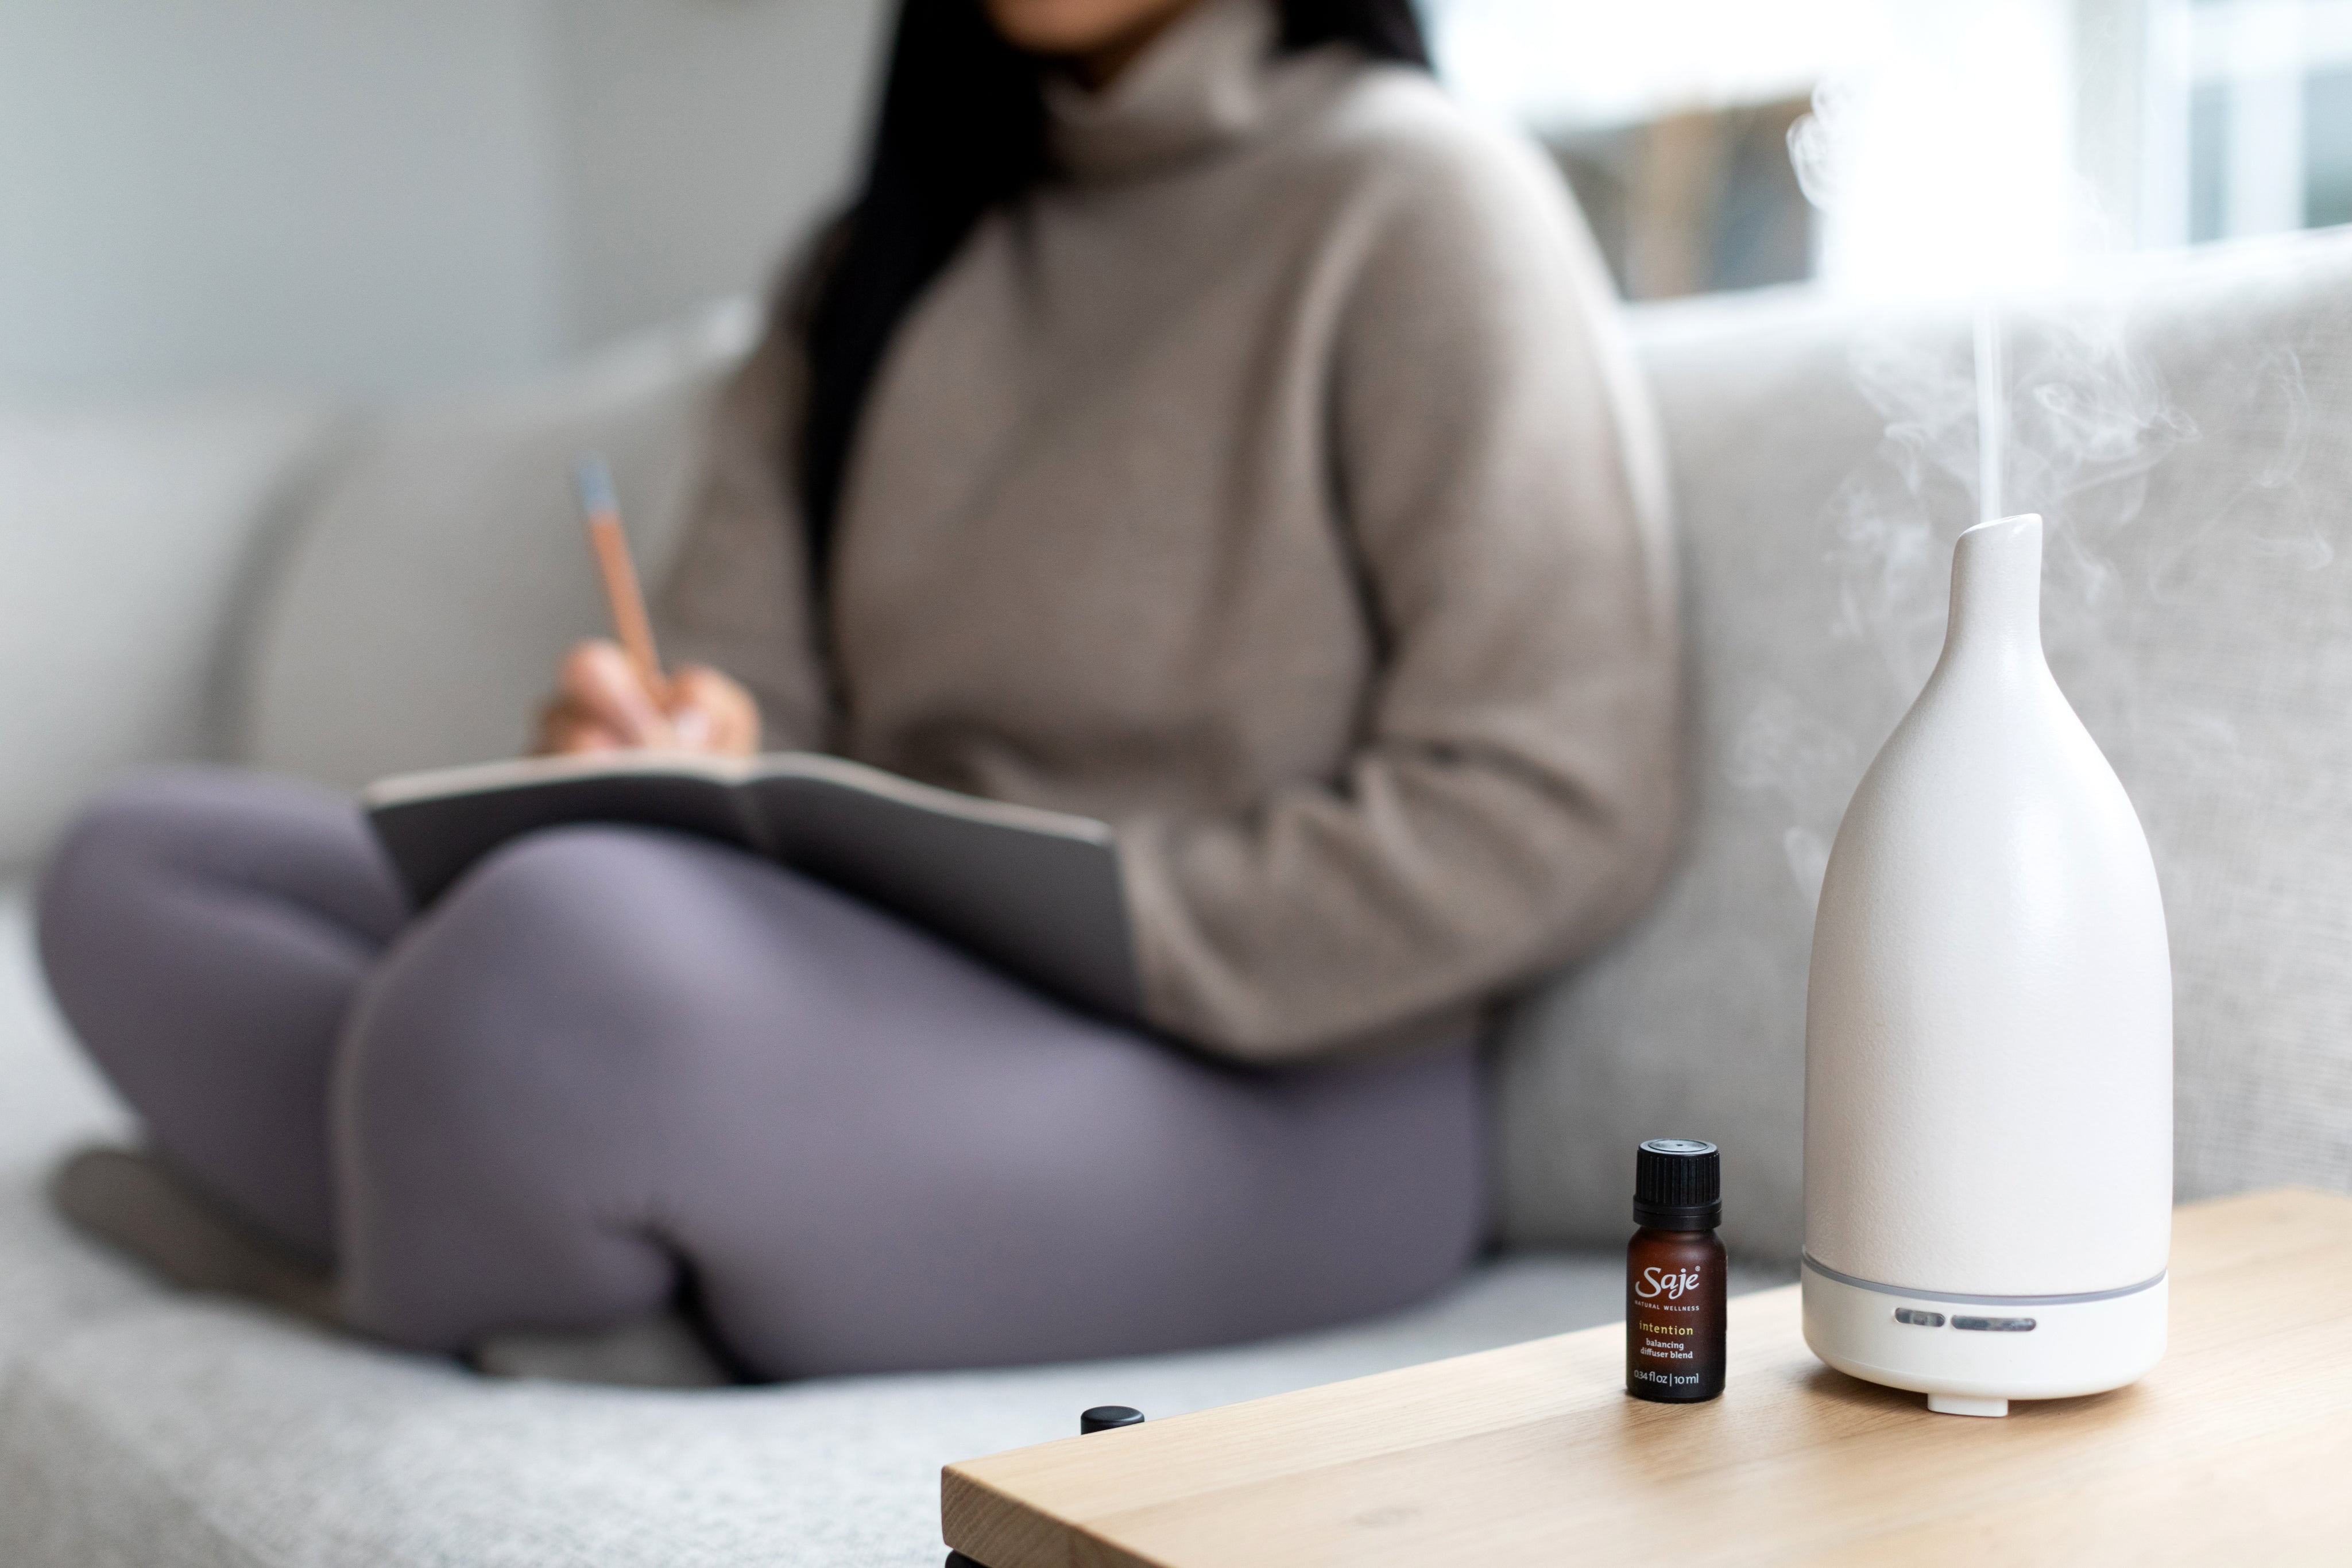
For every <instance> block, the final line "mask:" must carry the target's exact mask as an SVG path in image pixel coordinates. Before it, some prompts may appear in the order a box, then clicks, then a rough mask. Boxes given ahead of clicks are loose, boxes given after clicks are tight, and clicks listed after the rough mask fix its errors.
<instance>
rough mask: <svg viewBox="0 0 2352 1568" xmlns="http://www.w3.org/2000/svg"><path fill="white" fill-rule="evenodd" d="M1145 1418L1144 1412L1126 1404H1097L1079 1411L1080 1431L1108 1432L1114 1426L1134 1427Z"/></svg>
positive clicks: (1085, 1432)
mask: <svg viewBox="0 0 2352 1568" xmlns="http://www.w3.org/2000/svg"><path fill="white" fill-rule="evenodd" d="M1142 1419H1143V1412H1142V1411H1140V1410H1138V1409H1135V1408H1133V1407H1132V1406H1126V1405H1097V1406H1095V1407H1094V1408H1093V1409H1091V1410H1083V1411H1080V1412H1079V1413H1078V1433H1079V1435H1080V1436H1081V1437H1083V1436H1084V1435H1086V1434H1087V1433H1088V1432H1108V1431H1109V1430H1110V1429H1111V1428H1112V1427H1133V1426H1136V1425H1138V1424H1139V1423H1140V1422H1141V1421H1142Z"/></svg>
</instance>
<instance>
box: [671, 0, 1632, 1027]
mask: <svg viewBox="0 0 2352 1568" xmlns="http://www.w3.org/2000/svg"><path fill="white" fill-rule="evenodd" d="M1274 36H1275V24H1274V18H1273V15H1272V12H1271V10H1270V8H1269V6H1268V5H1267V3H1266V0H1209V3H1208V4H1206V5H1202V7H1200V8H1199V9H1197V10H1195V11H1193V12H1192V13H1189V14H1187V15H1186V16H1184V17H1183V18H1182V19H1181V20H1180V21H1179V22H1178V23H1177V24H1176V25H1175V26H1172V27H1171V29H1170V30H1169V32H1168V33H1167V34H1166V35H1164V36H1163V37H1161V38H1160V39H1159V40H1158V41H1156V42H1155V43H1154V45H1153V46H1152V47H1151V48H1150V50H1149V51H1148V52H1147V53H1146V54H1145V55H1144V57H1142V58H1140V59H1139V60H1138V61H1137V62H1136V63H1135V64H1134V65H1133V66H1132V67H1130V68H1129V70H1128V71H1127V72H1126V73H1124V74H1123V75H1122V76H1121V77H1120V78H1118V80H1117V81H1116V82H1115V83H1114V84H1113V85H1112V86H1111V87H1110V88H1109V89H1108V90H1107V91H1106V92H1105V93H1103V94H1102V95H1101V96H1099V97H1094V96H1089V95H1087V94H1086V93H1085V92H1083V91H1081V90H1079V89H1076V88H1075V87H1072V86H1069V85H1067V84H1065V83H1061V82H1059V81H1056V82H1055V83H1054V84H1053V85H1052V86H1051V87H1050V89H1049V91H1048V94H1047V99H1048V110H1049V112H1050V114H1051V117H1052V120H1051V131H1050V135H1051V139H1052V149H1053V152H1054V154H1055V159H1056V161H1057V162H1058V164H1059V166H1060V168H1061V170H1062V173H1061V175H1060V177H1058V178H1056V179H1055V180H1053V181H1051V182H1049V183H1046V184H1045V185H1044V186H1042V187H1041V188H1039V189H1036V190H1034V192H1032V193H1030V194H1028V195H1027V196H1025V197H1024V198H1023V199H1022V200H1021V201H1020V202H1018V203H1017V204H1014V205H1013V206H1011V207H1009V208H1007V209H1005V210H1003V211H1000V212H997V213H995V214H992V215H991V216H989V217H988V218H986V219H985V220H984V221H983V222H982V224H981V225H979V227H978V229H977V230H976V231H975V232H974V233H973V234H972V235H971V238H970V239H969V240H968V241H967V242H966V243H965V245H964V246H963V248H962V250H961V252H960V253H958V255H957V256H955V258H954V259H953V260H952V261H951V262H950V265H949V267H947V269H946V271H945V272H944V273H943V274H942V275H941V276H940V278H939V279H938V280H937V281H936V282H935V283H934V284H933V285H932V286H931V287H930V289H929V292H928V293H927V294H925V295H924V296H923V298H921V299H920V300H919V302H918V303H917V305H916V307H915V308H914V309H913V310H912V311H911V312H910V313H909V315H908V318H907V319H906V320H905V321H904V322H903V324H902V325H901V326H900V328H899V329H898V334H897V336H896V338H895V339H894V340H893V341H892V344H891V346H890V349H889V351H888V353H887V356H886V358H885V361H884V362H883V365H882V368H881V371H880V372H879V374H878V375H877V380H876V382H875V384H874V388H873V392H872V393H871V397H870V401H869V402H867V404H866V409H865V412H864V414H863V419H862V423H861V425H860V428H859V431H858V435H857V440H856V447H855V450H854V452H853V453H852V455H851V461H850V470H849V475H848V477H847V480H846V484H845V489H844V492H843V498H842V506H841V509H840V521H839V528H838V532H837V534H836V536H835V547H834V558H833V562H832V566H831V580H830V581H829V582H828V583H827V584H826V590H827V591H826V594H825V596H824V597H825V599H826V601H827V603H828V606H829V614H828V616H827V618H826V619H825V621H824V631H823V632H822V634H820V632H819V630H818V627H819V620H818V617H817V616H816V615H815V614H814V612H813V610H812V606H811V596H810V593H809V591H808V584H807V582H806V581H805V560H806V553H805V546H804V542H803V534H802V527H801V522H800V519H799V517H798V516H797V507H796V506H795V503H794V501H793V495H794V488H793V482H792V478H791V476H790V474H789V473H788V465H789V463H790V461H791V453H792V451H793V431H794V430H795V428H796V422H797V419H798V399H799V395H800V383H801V370H800V364H799V350H798V345H797V343H796V341H795V340H794V339H793V333H792V331H791V329H790V326H789V324H788V323H785V322H782V321H781V320H780V321H779V323H778V325H777V326H776V328H775V329H773V330H772V332H771V335H770V337H769V339H768V340H767V341H766V342H765V343H764V344H763V345H762V346H761V349H760V350H759V351H758V352H757V354H755V356H754V357H753V358H752V359H751V361H749V362H748V364H747V365H746V367H745V368H744V370H743V371H742V372H741V374H740V376H739V378H738V379H737V381H736V382H735V384H734V386H733V387H732V389H731V391H730V394H729V398H728V401H727V402H726V405H725V406H724V408H723V410H722V412H721V417H720V419H719V425H718V429H717V434H716V437H715V442H714V451H713V454H712V459H711V464H710V468H709V484H708V486H707V489H706V492H705V498H704V502H703V505H702V507H701V509H700V512H699V515H698V520H697V522H696V524H695V526H694V527H693V528H692V531H691V533H690V535H689V538H688V545H687V547H686V549H685V553H684V555H683V556H682V558H681V560H680V564H679V566H678V567H677V570H676V572H675V574H674V576H673V579H672V580H671V582H670V584H669V585H668V591H667V594H666V596H665V598H666V611H667V615H666V619H667V622H668V627H669V632H670V635H671V638H672V641H673V643H674V644H675V645H676V646H677V648H678V649H679V650H680V651H682V652H686V653H689V654H691V655H692V656H697V657H700V658H704V659H707V660H709V662H711V663H713V664H718V665H719V666H720V667H722V668H724V669H727V670H729V671H730V672H732V673H733V674H736V675H737V676H738V677H739V678H740V679H741V680H743V681H744V682H745V683H746V684H747V685H749V686H750V687H751V689H752V690H753V691H754V693H755V694H756V695H758V696H759V697H760V699H761V704H762V707H763V711H764V715H765V718H766V723H767V728H768V739H769V744H771V745H772V746H782V747H814V748H823V749H829V750H833V751H837V752H839V753H841V754H843V755H845V756H848V757H854V758H858V759H860V760H862V761H865V762H869V763H873V764H875V765H877V766H879V767H883V768H891V769H894V770H896V771H898V772H899V773H902V774H905V775H907V776H908V777H911V778H916V779H925V780H928V781H929V782H932V783H935V784H940V785H945V786H947V787H950V788H952V789H963V790H967V791H970V792H971V793H974V794H979V795H985V796H992V797H994V798H997V799H1000V800H1014V801H1022V802H1026V803H1030V804H1034V805H1041V806H1049V807H1055V808H1059V809H1061V810H1070V811H1078V812H1084V813H1087V814H1089V815H1092V816H1097V817H1100V818H1102V819H1104V820H1106V821H1109V822H1110V823H1111V824H1113V826H1114V827H1115V828H1116V829H1117V831H1118V840H1119V846H1120V852H1121V858H1122V862H1123V866H1124V869H1125V873H1126V876H1127V880H1128V886H1129V901H1130V904H1131V913H1132V917H1133V927H1134V931H1135V934H1136V941H1137V943H1138V944H1139V949H1140V951H1139V965H1140V968H1141V971H1142V974H1143V976H1144V979H1145V987H1146V991H1147V998H1148V1000H1147V1009H1146V1010H1147V1013H1148V1015H1149V1021H1150V1022H1151V1023H1153V1024H1156V1025H1158V1026H1160V1028H1162V1029H1165V1030H1169V1031H1171V1032H1172V1033H1174V1034H1176V1035H1178V1036H1180V1037H1182V1038H1184V1039H1187V1040H1192V1041H1194V1042H1196V1043H1198V1044H1200V1045H1202V1046H1204V1047H1206V1048H1208V1049H1210V1050H1213V1051H1221V1052H1224V1053H1227V1054H1230V1055H1234V1056H1237V1057H1242V1058H1247V1059H1254V1060H1259V1061H1271V1060H1277V1059H1295V1058H1300V1057H1304V1056H1307V1055H1309V1054H1310V1053H1317V1052H1320V1051H1329V1050H1332V1049H1335V1048H1338V1047H1340V1046H1343V1045H1347V1044H1350V1043H1360V1042H1365V1041H1369V1040H1378V1039H1390V1038H1397V1037H1399V1036H1401V1035H1405V1034H1409V1033H1411V1032H1412V1031H1415V1030H1438V1029H1441V1028H1444V1027H1445V1026H1446V1025H1447V1023H1449V1022H1450V1021H1454V1020H1458V1019H1462V1018H1464V1017H1465V1016H1466V1015H1467V1014H1468V1013H1469V1012H1470V1011H1471V1010H1472V1009H1475V1007H1476V1006H1477V1004H1478V1003H1479V1002H1480V1001H1481V1000H1482V999H1484V998H1487V997H1489V996H1491V995H1492V994H1494V993H1495V992H1496V991H1497V990H1498V989H1500V988H1506V987H1507V986H1509V985H1511V984H1512V983H1514V982H1516V981H1519V980H1522V979H1524V978H1526V977H1528V976H1530V975H1531V974H1533V973H1534V972H1536V971H1538V970H1540V969H1542V968H1544V967H1548V966H1551V965H1555V964H1557V963H1559V962H1560V961H1561V960H1563V959H1566V958H1568V957H1570V956H1573V955H1575V954H1576V953H1578V952H1579V951H1580V950H1581V949H1583V948H1585V947H1587V946H1591V944H1592V943H1593V942H1594V941H1596V940H1597V939H1599V938H1600V937H1601V936H1603V935H1604V934H1606V933H1607V932H1609V931H1610V930H1611V929H1612V927H1614V926H1615V925H1618V924H1619V923H1620V922H1622V921H1623V920H1624V919H1625V918H1626V917H1627V916H1628V915H1630V914H1632V913H1633V911H1634V910H1635V909H1636V908H1637V907H1638V906H1639V905H1640V904H1641V903H1642V901H1643V898H1644V896H1645V895H1646V894H1647V893H1648V891H1649V889H1650V887H1651V884H1652V883H1653V882H1654V879H1655V878H1656V876H1657V874H1658V873H1659V870H1660V867H1661V864H1662V862H1663V861H1664V855H1665V851H1666V847H1667V842H1668V839H1669V835H1670V828H1671V825H1672V823H1673V821H1674V819H1675V766H1674V737H1675V731H1676V727H1677V726H1676V716H1675V687H1676V682H1675V668H1674V664H1675V652H1674V651H1675V629H1674V626H1673V623H1672V615H1671V609H1670V606H1671V603H1672V592H1671V586H1670V584H1669V582H1668V580H1667V570H1668V568H1667V564H1666V562H1667V553H1666V550H1665V549H1664V540H1663V528H1664V520H1663V516H1662V513H1663V507H1662V506H1661V505H1660V500H1659V497H1661V495H1662V490H1663V486H1662V485H1661V484H1660V482H1659V481H1658V479H1657V477H1656V475H1657V465H1656V461H1655V457H1654V446H1653V444H1652V443H1651V441H1650V440H1649V438H1648V425H1647V422H1646V417H1645V415H1644V413H1643V402H1642V399H1641V397H1640V395H1639V392H1638V389H1637V388H1636V386H1635V385H1634V382H1633V378H1632V376H1631V373H1630V371H1629V368H1628V366H1629V361H1628V360H1627V358H1626V356H1625V355H1624V353H1623V352H1622V347H1621V345H1620V343H1619V340H1618V337H1617V328H1616V325H1615V323H1614V319H1613V315H1612V303H1611V301H1610V298H1609V295H1608V290H1607V286H1606V284H1605V281H1604V278H1603V275H1602V273H1601V268H1600V266H1599V263H1598V261H1597V259H1596V257H1595V255H1594V252H1593V248H1592V246H1591V242H1590V240H1589V238H1588V237H1587V235H1586V233H1585V231H1584V228H1583V226H1582V225H1581V223H1580V220H1579V219H1578V217H1577V216H1576V214H1575V212H1574V210H1573V208H1572V207H1571V206H1570V204H1569V202H1568V200H1567V199H1566V197H1565V195H1564V193H1563V192H1562V190H1561V187H1560V183H1559V179H1558V177H1557V175H1556V174H1555V173H1554V172H1552V171H1551V170H1550V169H1549V167H1548V166H1546V165H1545V164H1544V163H1543V162H1542V161H1541V159H1540V155H1539V154H1538V153H1537V152H1535V151H1534V150H1533V149H1531V148H1529V147H1528V146H1527V145H1525V144H1524V143H1523V142H1521V141H1518V140H1517V139H1516V138H1513V137H1511V136H1509V135H1507V134H1505V133H1503V132H1501V131H1496V130H1492V129H1489V128H1486V127H1485V126H1483V125H1480V124H1478V123H1476V122H1475V121H1474V120H1472V119H1471V118H1470V117H1468V116H1467V115H1465V113H1464V112H1463V111H1462V110H1459V109H1458V108H1456V107H1455V106H1454V104H1452V103H1451V102H1450V101H1449V100H1448V99H1446V98H1445V97H1444V94H1443V92H1442V91H1441V90H1440V89H1438V88H1437V86H1436V85H1435V84H1434V83H1433V82H1432V81H1431V80H1429V79H1428V78H1426V77H1424V76H1423V75H1420V74H1418V73H1416V72H1412V71H1410V70H1406V69H1402V68H1391V67H1382V66H1371V65H1368V64H1366V63H1364V62H1363V61H1362V59H1361V58H1360V57H1358V56H1357V55H1356V54H1355V53H1354V52H1353V51H1351V50H1349V49H1347V48H1345V47H1328V48H1324V49H1320V50H1317V51H1313V52H1311V53H1307V54H1304V55H1294V56H1288V57H1276V55H1275V54H1274V53H1273V52H1272V51H1273V45H1274Z"/></svg>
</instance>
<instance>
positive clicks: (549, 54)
mask: <svg viewBox="0 0 2352 1568" xmlns="http://www.w3.org/2000/svg"><path fill="white" fill-rule="evenodd" d="M882 5H883V0H0V397H7V398H12V399H16V400H27V399H31V400H43V401H47V400H54V399H57V398H60V397H85V396H92V395H96V396H110V397H111V396H144V395H148V394H152V393H156V392H172V391H178V390H183V389H186V388H189V387H194V386H205V385H214V384H219V383H222V382H248V383H249V382H278V383H293V384H302V385H316V386H320V387H325V388H329V389H332V390H338V391H346V392H362V393H370V392H404V391H410V390H415V389H417V388H422V387H429V386H436V385H445V384H450V383H457V382H472V381H478V380H482V379H486V378H494V377H499V376H505V375H511V374H515V373H519V372H521V371H528V370H530V369H531V368H534V367H536V366H539V365H542V364H544V363H546V362H548V361H551V360H553V359H555V358H557V357H559V356H560V355H561V354H562V353H563V352H565V351H566V350H570V349H572V348H574V347H577V346H579V345H581V344H582V343H583V342H586V341H590V340H595V339H598V338H601V337H604V336H606V335H609V334H611V333H613V332H614V331H617V330H622V329H627V328H630V327H634V326H636V325H640V324H642V323H644V322H646V321H648V320H652V319H657V318H659V317H661V316H663V315H666V314H667V313H669V312H671V311H674V310H676V309H677V308H680V307H682V306H685V305H687V304H689V303H691V302H692V301H694V300H695V299H698V298H704V297H707V296H709V295H710V294H713V293H724V292H730V291H733V290H737V289H740V288H744V287H756V286H757V285H758V284H759V283H760V282H761V281H762V280H763V279H764V278H765V277H766V275H767V273H768V271H769V269H770V267H771V266H772V261H773V259H774V256H775V254H776V253H777V251H778V250H779V249H780V248H781V246H782V243H783V241H784V239H785V236H787V235H790V234H792V233H793V232H795V231H797V230H798V229H799V228H801V227H802V226H803V225H805V224H806V222H807V221H808V219H809V217H810V216H811V215H812V214H814V212H815V211H816V210H818V209H819V208H820V207H821V206H822V205H823V204H824V203H825V202H827V201H828V200H830V199H832V197H833V196H834V194H835V193H836V192H837V191H838V190H840V189H841V188H842V186H843V185H844V183H845V179H846V174H847V170H848V167H849V162H850V159H851V156H852V152H853V150H854V146H855V144H856V141H857V140H858V137H859V134H860V132H861V131H862V120H863V111H864V106H865V102H866V77H867V73H868V70H869V68H870V63H871V57H872V53H873V47H874V43H875V39H876V37H877V32H878V26H877V21H878V18H879V13H880V10H881V8H882Z"/></svg>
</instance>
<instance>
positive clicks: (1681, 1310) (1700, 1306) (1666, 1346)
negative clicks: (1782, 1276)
mask: <svg viewBox="0 0 2352 1568" xmlns="http://www.w3.org/2000/svg"><path fill="white" fill-rule="evenodd" d="M1722 1222H1723V1166H1722V1159H1721V1156H1720V1155H1717V1153H1716V1148H1715V1145H1713V1144H1702V1143H1700V1142H1698V1141H1697V1140H1696V1139H1695V1138H1653V1139H1651V1140H1650V1141H1649V1142H1648V1143H1646V1144H1643V1145H1642V1146H1641V1148H1640V1149H1638V1150H1637V1151H1635V1153H1634V1155H1633V1223H1634V1224H1636V1225H1638V1226H1640V1227H1641V1228H1640V1229H1639V1230H1636V1231H1635V1232H1634V1233H1633V1240H1632V1241H1631V1242H1629V1243H1627V1244H1626V1248H1625V1392H1626V1393H1628V1394H1630V1395H1632V1396H1633V1397H1634V1398H1636V1399H1655V1400H1659V1401H1661V1402H1663V1403H1665V1404H1670V1405H1689V1404H1696V1402H1698V1401H1699V1400H1702V1399H1712V1398H1714V1397H1715V1396H1717V1395H1718V1394H1720V1393H1722V1392H1723V1318H1724V1297H1725V1295H1726V1291H1725V1289H1724V1272H1725V1270H1726V1268H1727V1263H1726V1260H1725V1259H1724V1254H1723V1243H1722V1242H1721V1241H1720V1240H1718V1239H1717V1238H1716V1234H1715V1228H1716V1227H1717V1225H1719V1224H1721V1223H1722Z"/></svg>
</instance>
